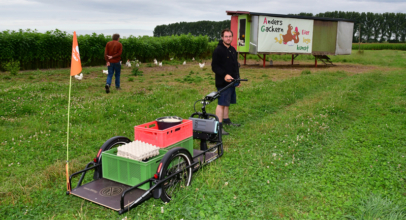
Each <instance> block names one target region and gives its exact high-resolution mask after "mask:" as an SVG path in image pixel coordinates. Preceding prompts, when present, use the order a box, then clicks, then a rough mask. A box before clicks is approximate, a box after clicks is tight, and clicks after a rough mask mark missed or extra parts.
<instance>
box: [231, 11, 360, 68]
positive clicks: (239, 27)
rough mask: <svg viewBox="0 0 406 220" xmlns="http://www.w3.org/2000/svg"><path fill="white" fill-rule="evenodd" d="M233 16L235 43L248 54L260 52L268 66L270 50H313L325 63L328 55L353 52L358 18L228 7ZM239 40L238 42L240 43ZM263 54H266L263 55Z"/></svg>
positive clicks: (305, 51) (297, 53)
mask: <svg viewBox="0 0 406 220" xmlns="http://www.w3.org/2000/svg"><path fill="white" fill-rule="evenodd" d="M226 12H227V15H230V16H231V28H230V29H231V31H232V32H233V33H234V35H233V41H232V46H233V47H235V48H236V49H237V51H238V52H239V53H240V54H241V55H242V56H243V57H244V64H246V56H247V54H255V55H258V56H259V57H260V58H261V59H262V60H263V66H264V67H265V61H266V55H267V54H279V55H283V54H291V55H292V65H293V61H294V59H295V58H296V57H297V56H298V55H300V54H311V55H313V56H314V57H315V66H317V60H320V61H322V62H323V63H324V64H327V63H329V64H332V62H331V61H330V58H329V57H328V55H350V54H351V48H352V36H353V29H354V22H353V21H351V20H345V19H337V18H321V17H307V16H294V15H280V14H269V13H257V12H247V11H226ZM237 43H238V44H237ZM261 55H262V57H261Z"/></svg>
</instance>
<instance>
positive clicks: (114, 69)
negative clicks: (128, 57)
mask: <svg viewBox="0 0 406 220" xmlns="http://www.w3.org/2000/svg"><path fill="white" fill-rule="evenodd" d="M108 71H109V74H108V75H107V81H106V84H107V85H109V86H111V80H112V79H113V74H114V72H115V73H116V75H115V77H116V88H120V74H121V64H120V62H118V63H110V66H108Z"/></svg>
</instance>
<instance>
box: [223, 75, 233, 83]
mask: <svg viewBox="0 0 406 220" xmlns="http://www.w3.org/2000/svg"><path fill="white" fill-rule="evenodd" d="M233 79H234V78H233V77H232V76H230V75H228V74H227V75H226V77H224V80H225V81H226V82H231V81H232V80H233Z"/></svg>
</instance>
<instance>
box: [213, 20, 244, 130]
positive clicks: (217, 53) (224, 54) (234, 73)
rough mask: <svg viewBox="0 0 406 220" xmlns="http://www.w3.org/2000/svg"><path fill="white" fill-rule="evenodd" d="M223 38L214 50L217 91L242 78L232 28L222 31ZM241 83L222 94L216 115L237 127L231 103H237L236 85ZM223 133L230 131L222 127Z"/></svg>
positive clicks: (223, 121)
mask: <svg viewBox="0 0 406 220" xmlns="http://www.w3.org/2000/svg"><path fill="white" fill-rule="evenodd" d="M221 39H222V40H220V41H219V43H218V45H217V47H216V49H215V50H214V52H213V55H212V56H213V57H212V64H211V66H212V70H213V72H214V73H215V74H216V87H217V91H218V90H220V89H222V88H224V87H226V86H227V85H228V84H230V83H231V81H232V80H233V79H239V78H240V72H239V69H238V67H239V66H238V61H237V56H238V55H237V51H236V50H235V48H234V47H233V46H231V42H232V40H233V32H232V31H231V30H230V29H228V28H227V29H224V30H223V31H222V32H221ZM239 86H240V85H239V84H235V85H234V86H231V87H229V88H228V89H226V90H225V91H223V92H222V93H221V94H220V97H219V98H218V105H217V108H216V115H217V117H218V118H219V122H220V123H223V124H224V125H232V126H235V127H238V126H240V125H239V124H234V123H232V122H231V120H230V118H229V108H230V104H236V103H237V95H236V93H235V87H239ZM221 132H222V134H223V135H228V134H229V133H228V132H226V131H225V130H224V129H222V131H221Z"/></svg>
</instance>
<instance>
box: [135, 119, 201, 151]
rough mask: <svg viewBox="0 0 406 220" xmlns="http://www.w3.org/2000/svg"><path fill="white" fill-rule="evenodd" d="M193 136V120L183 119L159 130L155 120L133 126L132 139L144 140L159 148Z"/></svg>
mask: <svg viewBox="0 0 406 220" xmlns="http://www.w3.org/2000/svg"><path fill="white" fill-rule="evenodd" d="M192 136H193V122H192V121H191V120H187V119H183V121H182V123H181V124H179V125H176V126H173V127H170V128H167V129H165V130H159V129H158V124H157V122H156V121H152V122H148V123H145V124H142V125H138V126H135V127H134V140H139V141H143V142H146V143H148V144H152V145H155V146H157V147H160V148H165V147H168V146H170V145H172V144H175V143H177V142H179V141H182V140H184V139H186V138H189V137H192Z"/></svg>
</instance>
